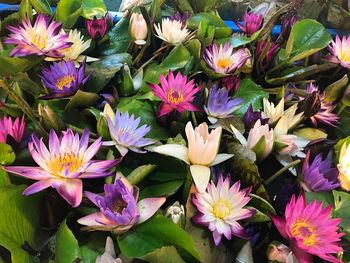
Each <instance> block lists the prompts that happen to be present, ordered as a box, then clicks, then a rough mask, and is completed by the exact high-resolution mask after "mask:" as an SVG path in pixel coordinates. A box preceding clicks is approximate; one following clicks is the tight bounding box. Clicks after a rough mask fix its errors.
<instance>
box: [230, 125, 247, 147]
mask: <svg viewBox="0 0 350 263" xmlns="http://www.w3.org/2000/svg"><path fill="white" fill-rule="evenodd" d="M231 130H232V132H233V134H234V135H235V136H236V138H237V140H239V142H240V143H241V144H242V145H247V140H246V138H244V136H243V135H242V133H240V132H239V130H237V129H236V128H235V127H234V126H233V125H231Z"/></svg>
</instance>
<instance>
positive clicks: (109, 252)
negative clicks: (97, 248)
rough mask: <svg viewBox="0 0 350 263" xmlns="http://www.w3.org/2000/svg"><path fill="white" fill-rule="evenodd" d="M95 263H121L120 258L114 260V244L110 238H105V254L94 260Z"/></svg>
mask: <svg viewBox="0 0 350 263" xmlns="http://www.w3.org/2000/svg"><path fill="white" fill-rule="evenodd" d="M95 263H122V260H121V259H120V258H116V254H115V250H114V244H113V240H112V238H111V237H107V239H106V246H105V252H104V253H103V254H102V255H101V256H98V257H97V258H96V261H95Z"/></svg>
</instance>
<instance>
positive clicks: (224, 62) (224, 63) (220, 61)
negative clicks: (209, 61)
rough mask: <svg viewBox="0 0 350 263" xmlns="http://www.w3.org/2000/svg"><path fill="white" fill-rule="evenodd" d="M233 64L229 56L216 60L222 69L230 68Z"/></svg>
mask: <svg viewBox="0 0 350 263" xmlns="http://www.w3.org/2000/svg"><path fill="white" fill-rule="evenodd" d="M231 64H232V63H231V60H230V59H228V58H220V59H218V60H217V61H216V66H217V67H218V68H219V69H222V70H224V69H226V68H228V67H229V66H230V65H231Z"/></svg>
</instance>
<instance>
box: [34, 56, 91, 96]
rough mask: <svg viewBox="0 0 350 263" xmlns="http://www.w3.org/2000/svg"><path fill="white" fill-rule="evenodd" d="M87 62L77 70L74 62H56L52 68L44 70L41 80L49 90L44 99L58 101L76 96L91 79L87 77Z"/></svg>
mask: <svg viewBox="0 0 350 263" xmlns="http://www.w3.org/2000/svg"><path fill="white" fill-rule="evenodd" d="M85 66H86V64H85V62H84V63H83V64H82V65H81V66H80V68H76V67H75V64H74V61H72V60H68V61H64V60H62V61H60V62H54V63H53V64H52V65H51V66H50V67H48V68H43V70H42V72H41V75H40V78H41V80H42V82H43V84H44V85H45V87H46V88H47V89H48V90H49V94H48V95H45V96H43V97H42V99H58V98H64V97H69V96H72V95H74V94H75V93H76V92H77V91H78V89H79V88H81V87H82V86H83V85H84V84H85V83H86V81H87V80H88V79H89V77H90V74H89V75H87V76H86V77H85Z"/></svg>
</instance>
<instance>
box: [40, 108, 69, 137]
mask: <svg viewBox="0 0 350 263" xmlns="http://www.w3.org/2000/svg"><path fill="white" fill-rule="evenodd" d="M38 113H39V116H40V117H41V119H42V121H43V124H44V126H45V128H47V129H54V130H55V131H60V130H62V129H63V127H64V124H63V122H62V120H61V119H60V118H58V116H57V115H56V113H55V112H54V111H53V110H52V109H51V108H50V107H49V106H48V105H45V106H42V105H41V104H40V103H39V105H38Z"/></svg>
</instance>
